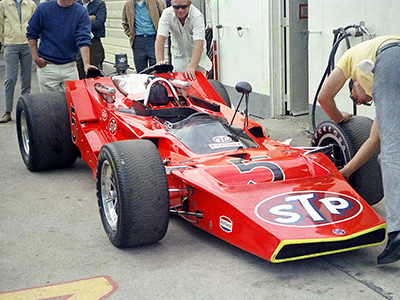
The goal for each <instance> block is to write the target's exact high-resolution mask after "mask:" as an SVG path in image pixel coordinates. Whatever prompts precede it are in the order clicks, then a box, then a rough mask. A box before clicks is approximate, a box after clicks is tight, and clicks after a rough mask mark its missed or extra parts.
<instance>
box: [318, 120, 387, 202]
mask: <svg viewBox="0 0 400 300" xmlns="http://www.w3.org/2000/svg"><path fill="white" fill-rule="evenodd" d="M372 122H373V121H372V120H371V119H370V118H368V117H363V116H353V117H352V118H350V120H349V121H347V122H345V123H342V124H336V123H334V122H332V121H324V122H322V123H321V124H319V125H318V127H317V128H316V130H315V132H314V135H313V138H312V141H311V145H312V146H323V145H327V142H328V141H329V140H334V141H335V142H336V143H337V144H338V145H339V146H340V147H341V149H342V153H343V154H344V156H345V158H346V161H347V162H348V161H350V159H352V158H353V157H354V155H355V154H356V152H357V151H358V149H359V148H360V147H361V146H362V144H363V143H364V142H365V141H366V140H367V139H368V137H369V134H370V130H371V126H372ZM379 153H380V151H379V149H378V150H377V151H376V152H375V153H374V154H373V155H372V157H371V158H370V159H369V160H368V161H367V162H366V163H365V164H364V165H362V166H361V167H360V168H359V169H358V170H357V171H355V172H354V173H353V174H352V175H351V176H350V179H349V184H350V185H351V186H352V187H353V188H354V189H355V190H356V191H357V193H358V194H359V195H360V196H361V197H362V198H363V199H364V200H366V201H367V202H368V204H370V205H373V204H376V203H378V202H379V201H380V200H381V199H382V198H383V184H382V173H381V169H380V165H379V162H378V156H379Z"/></svg>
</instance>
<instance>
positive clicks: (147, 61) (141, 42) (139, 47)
mask: <svg viewBox="0 0 400 300" xmlns="http://www.w3.org/2000/svg"><path fill="white" fill-rule="evenodd" d="M155 41H156V36H155V35H148V36H143V35H137V36H135V40H134V42H133V46H132V49H133V60H134V61H135V69H136V72H137V73H139V72H141V71H143V70H144V69H146V68H147V67H149V66H152V65H155V64H156V52H155V49H154V43H155Z"/></svg>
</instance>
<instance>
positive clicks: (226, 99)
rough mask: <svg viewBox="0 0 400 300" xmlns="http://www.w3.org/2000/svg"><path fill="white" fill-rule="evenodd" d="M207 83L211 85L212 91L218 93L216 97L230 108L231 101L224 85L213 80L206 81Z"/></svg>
mask: <svg viewBox="0 0 400 300" xmlns="http://www.w3.org/2000/svg"><path fill="white" fill-rule="evenodd" d="M208 82H209V83H210V84H211V86H212V87H213V89H214V90H215V91H216V92H217V93H218V95H219V96H220V97H221V98H222V100H224V102H225V104H226V105H227V106H229V107H232V104H231V99H230V97H229V94H228V91H227V90H226V88H225V87H224V85H223V84H222V83H221V82H219V81H218V80H214V79H208Z"/></svg>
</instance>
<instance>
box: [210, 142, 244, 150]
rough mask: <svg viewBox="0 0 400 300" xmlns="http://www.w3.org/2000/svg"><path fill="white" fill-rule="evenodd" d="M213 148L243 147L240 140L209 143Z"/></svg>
mask: <svg viewBox="0 0 400 300" xmlns="http://www.w3.org/2000/svg"><path fill="white" fill-rule="evenodd" d="M209 146H210V148H211V149H220V148H229V147H242V144H241V143H240V142H232V143H218V144H209Z"/></svg>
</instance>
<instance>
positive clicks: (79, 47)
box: [26, 0, 96, 92]
mask: <svg viewBox="0 0 400 300" xmlns="http://www.w3.org/2000/svg"><path fill="white" fill-rule="evenodd" d="M90 28H91V26H90V19H89V14H88V12H87V10H86V9H85V8H84V7H83V6H82V5H79V4H77V3H75V0H56V1H48V2H43V3H41V4H40V5H39V6H38V7H37V9H36V11H35V13H34V14H33V16H32V18H31V19H30V20H29V22H28V28H27V33H26V37H27V38H28V43H29V48H30V50H31V53H32V58H33V61H34V62H35V63H36V65H37V66H38V69H37V76H38V80H39V87H40V91H41V92H50V91H57V90H62V91H63V90H64V88H65V81H66V80H78V79H79V78H78V71H77V68H76V60H77V56H78V51H80V53H81V55H82V59H83V64H84V69H85V72H86V73H87V71H88V70H89V69H90V68H96V67H94V66H92V65H90V45H91V44H90V39H91V38H90ZM38 39H40V45H39V47H38Z"/></svg>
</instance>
